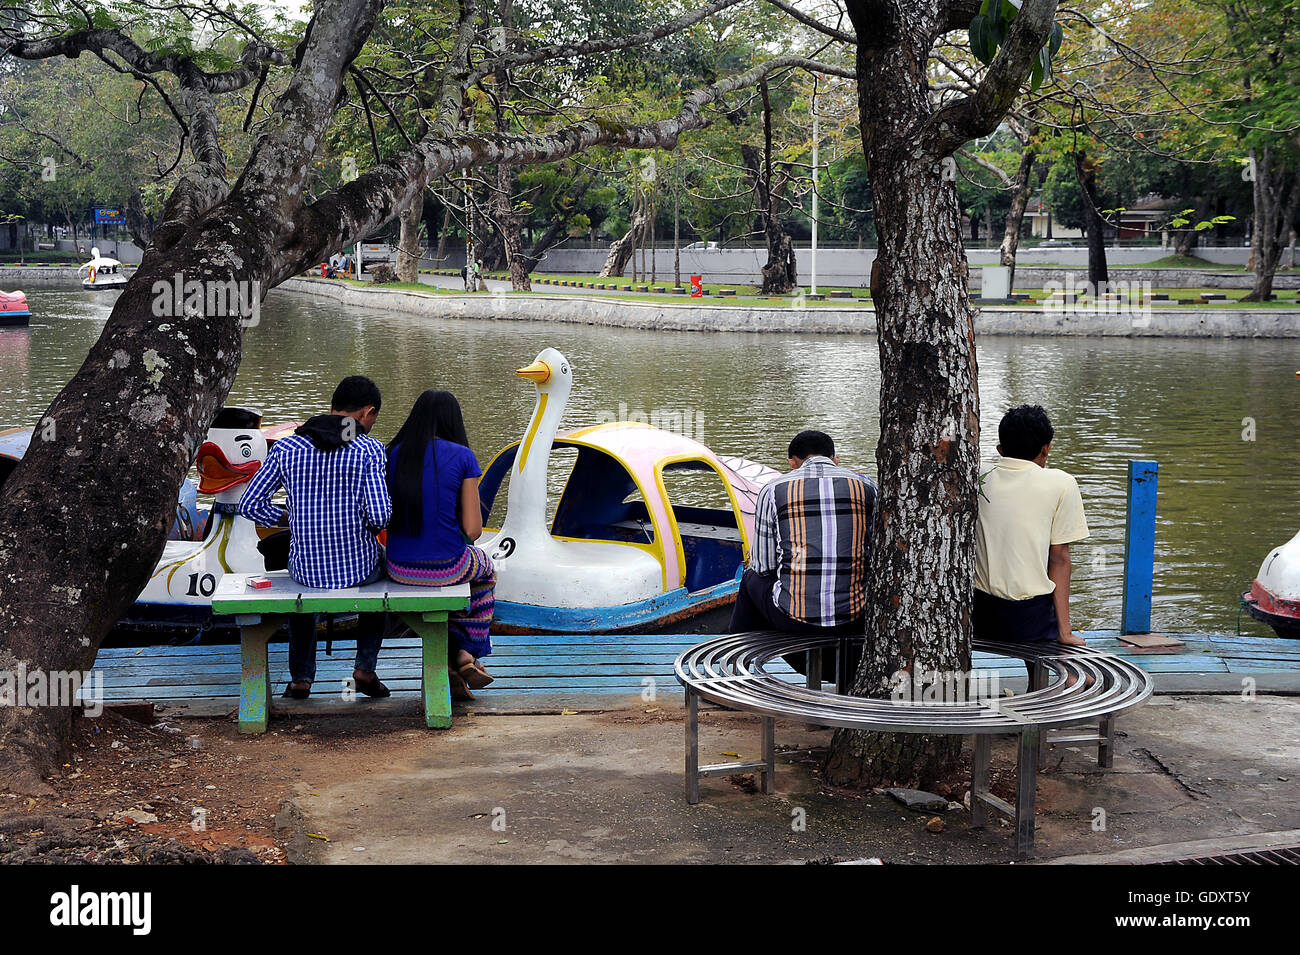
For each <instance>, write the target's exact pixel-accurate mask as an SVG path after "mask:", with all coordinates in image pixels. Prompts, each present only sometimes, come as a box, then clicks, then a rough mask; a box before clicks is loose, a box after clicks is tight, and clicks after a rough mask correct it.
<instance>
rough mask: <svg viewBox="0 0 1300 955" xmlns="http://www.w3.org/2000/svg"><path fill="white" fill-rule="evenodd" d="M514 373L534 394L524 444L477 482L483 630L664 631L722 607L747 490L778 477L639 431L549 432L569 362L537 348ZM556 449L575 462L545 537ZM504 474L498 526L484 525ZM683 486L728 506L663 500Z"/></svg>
mask: <svg viewBox="0 0 1300 955" xmlns="http://www.w3.org/2000/svg"><path fill="white" fill-rule="evenodd" d="M516 374H517V375H518V376H519V377H521V378H525V379H528V380H530V381H532V382H533V384H534V386H535V387H536V389H537V402H536V405H535V406H534V410H533V415H532V418H531V420H530V421H529V423H528V426H527V428H526V429H525V432H524V437H523V438H522V439H521V440H520V441H518V442H516V443H514V444H511V445H509V446H508V447H506V448H505V449H503V450H502V451H501V452H500V453H498V454H497V455H496V457H495V458H493V459H492V461H491V463H490V464H489V465H488V467H487V469H486V470H485V471H484V472H483V475H482V477H481V478H480V479H479V497H480V501H481V503H482V509H483V515H484V525H485V528H484V533H483V536H482V538H480V540H479V541H478V542H477V543H478V546H480V547H481V548H483V549H484V550H485V551H487V553H488V554H489V555H491V557H492V561H493V564H494V565H495V566H496V571H497V583H496V613H495V617H494V619H493V624H492V629H493V630H494V631H495V632H498V633H522V634H541V633H557V632H558V633H610V632H618V631H626V632H640V631H646V630H663V629H666V628H672V627H674V626H675V625H680V624H681V623H682V622H683V621H686V620H688V619H689V618H691V617H695V616H697V615H699V614H702V613H705V612H706V611H711V610H719V609H721V608H725V607H727V606H728V605H730V604H732V603H733V602H734V601H735V598H736V591H737V589H738V586H739V581H740V575H741V572H742V570H743V568H744V565H745V563H746V562H747V561H748V559H749V552H750V546H751V541H752V539H753V533H754V506H755V502H756V500H757V497H758V492H759V490H760V489H761V488H762V486H763V485H764V484H766V483H767V482H768V481H770V480H771V479H772V478H773V477H775V476H776V474H777V472H776V471H774V470H773V469H771V468H769V467H766V466H765V465H762V464H759V463H757V462H754V461H749V460H747V459H744V458H733V457H720V456H719V455H717V454H715V453H714V452H713V451H711V450H710V449H709V448H707V447H706V446H705V445H703V444H701V443H700V442H698V441H695V440H692V439H690V438H687V437H683V436H681V435H678V434H675V433H673V432H671V431H666V430H663V429H660V428H655V427H651V426H650V425H647V424H642V423H638V422H631V423H626V422H619V423H607V424H599V425H595V426H592V427H586V428H578V429H576V430H571V431H566V432H564V433H563V434H559V433H557V428H558V426H559V423H560V419H561V417H562V416H563V414H564V409H565V405H566V404H567V402H568V398H569V394H570V391H571V390H572V387H573V369H572V366H571V365H570V363H569V362H568V360H567V359H566V358H565V357H564V355H562V354H561V353H560V352H558V351H556V350H555V349H553V348H547V349H545V350H544V351H542V352H541V354H539V355H538V356H537V359H536V360H535V361H534V362H533V363H532V364H531V365H528V366H527V367H525V368H521V369H519V370H518V371H517V372H516ZM555 448H571V449H573V450H574V451H576V456H575V457H574V461H573V466H572V470H571V471H570V473H569V476H568V479H567V481H566V482H565V485H564V490H563V491H562V492H561V494H560V496H559V499H558V501H557V502H556V506H555V514H554V518H553V519H552V521H551V522H550V525H549V526H548V525H547V516H546V515H547V490H548V480H547V479H548V475H549V470H550V463H551V453H552V450H553V449H555ZM507 475H509V479H510V483H509V488H508V492H507V493H508V500H507V503H506V509H505V517H504V519H503V520H502V521H501V524H500V526H499V527H490V526H487V525H488V524H489V522H490V517H491V515H492V512H493V506H494V504H495V502H496V498H497V497H498V495H499V493H500V490H501V485H502V483H503V482H504V480H505V478H506V476H507ZM684 475H690V476H691V480H692V483H695V482H699V483H701V484H704V485H706V486H707V487H708V490H709V491H710V492H712V493H711V496H712V497H714V498H717V499H718V500H721V499H722V498H723V497H725V499H726V501H727V502H728V503H727V506H726V507H700V506H692V505H689V504H686V503H683V502H682V501H680V500H678V501H674V500H672V499H670V496H669V491H668V487H667V485H668V483H669V482H670V481H671V483H672V484H673V486H674V488H676V487H677V486H678V484H679V483H681V479H682V477H683V476H684ZM666 479H667V480H666ZM691 490H692V491H693V490H696V489H695V488H691ZM719 492H722V493H719Z"/></svg>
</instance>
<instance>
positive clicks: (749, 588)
mask: <svg viewBox="0 0 1300 955" xmlns="http://www.w3.org/2000/svg"><path fill="white" fill-rule="evenodd" d="M775 586H776V575H775V574H760V573H758V571H755V570H749V569H746V571H745V573H744V574H743V575H741V578H740V590H739V591H737V593H736V606H735V609H733V610H732V611H731V632H732V633H745V632H747V631H749V630H780V631H783V632H785V633H818V634H828V635H829V634H834V635H836V636H842V635H850V636H851V635H857V634H861V633H862V621H861V620H851V621H849V622H848V623H842V624H838V625H837V626H834V627H819V626H817V625H816V624H812V623H805V622H804V621H802V620H796V619H795V618H794V617H791V616H790V615H789V614H787V613H786V612H785V611H784V610H782V609H781V608H780V607H778V606H777V605H776V604H774V603H772V588H773V587H775ZM861 655H862V651H861V650H860V649H859V648H858V647H850V648H849V652H848V661H847V664H846V669H847V670H848V671H849V674H850V676H851V675H852V673H853V671H854V670H856V669H857V668H858V659H859V657H861ZM783 659H784V660H785V662H786V663H788V664H790V666H792V667H794V669H795V670H796V671H797V672H799V673H805V672H806V671H807V654H804V653H792V654H789V655H788V656H785V657H784V658H783ZM822 679H823V680H832V681H833V680H835V648H834V647H828V648H826V649H824V650H823V651H822ZM846 682H847V681H846Z"/></svg>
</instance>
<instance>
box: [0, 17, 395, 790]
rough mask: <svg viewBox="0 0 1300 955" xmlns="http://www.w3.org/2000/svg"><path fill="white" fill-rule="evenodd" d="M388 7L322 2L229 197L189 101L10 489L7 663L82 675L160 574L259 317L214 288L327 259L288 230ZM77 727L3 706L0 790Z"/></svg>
mask: <svg viewBox="0 0 1300 955" xmlns="http://www.w3.org/2000/svg"><path fill="white" fill-rule="evenodd" d="M379 6H380V4H379V3H378V2H368V3H357V4H333V5H325V6H322V7H321V8H320V9H319V10H318V13H317V16H316V18H315V19H314V20H313V29H312V31H311V33H310V35H309V36H308V37H307V38H305V39H304V40H303V42H302V44H301V46H300V47H299V50H298V58H299V59H298V64H299V66H300V68H301V70H300V72H299V73H297V74H296V75H295V77H294V79H293V81H292V82H290V83H289V84H288V86H287V87H286V88H285V90H284V92H282V93H281V95H280V97H279V98H278V100H277V104H276V110H277V112H278V113H279V114H280V116H281V118H282V120H283V122H281V123H279V124H275V125H271V126H270V127H269V128H268V130H267V131H266V132H265V133H263V135H262V136H261V138H260V139H259V140H258V142H257V144H256V145H255V146H254V149H253V151H252V153H251V154H250V157H249V159H248V162H247V163H246V165H245V167H244V174H243V175H242V176H241V177H240V178H239V180H238V182H237V184H236V186H235V187H234V190H233V191H232V192H231V193H230V194H229V197H228V196H227V190H228V188H229V187H228V186H227V184H226V178H225V156H224V154H222V152H221V150H220V147H219V146H218V145H217V142H216V137H215V125H214V119H213V111H212V109H211V100H210V99H207V98H206V95H197V94H194V93H193V90H187V91H185V92H184V96H183V97H182V101H183V102H185V103H187V105H189V106H191V107H192V109H193V113H192V123H191V129H192V140H191V142H192V146H191V148H192V150H193V155H194V158H195V162H194V163H192V164H191V166H190V167H189V168H188V169H187V170H186V172H185V173H184V174H183V175H182V178H181V181H180V182H179V183H178V185H177V186H176V187H175V189H174V190H173V192H172V194H171V196H170V197H169V199H168V202H167V207H166V209H165V210H164V213H163V216H162V223H161V224H160V225H159V226H158V228H157V229H156V230H155V231H154V234H153V243H152V244H151V245H150V247H149V248H148V249H147V250H146V253H145V256H144V260H143V262H142V263H141V265H140V268H139V269H138V270H137V271H136V274H135V275H134V276H133V278H132V279H131V281H130V282H129V283H128V284H127V285H126V287H125V288H124V289H123V290H122V292H121V294H120V295H119V297H118V299H117V301H116V302H115V303H114V305H113V310H112V312H111V313H110V315H109V318H108V321H107V323H106V324H105V326H104V329H103V331H102V332H101V333H100V337H99V340H98V341H97V342H96V343H95V345H94V346H93V347H92V348H91V350H90V353H89V355H88V356H87V357H86V360H85V361H84V362H83V363H82V365H81V367H80V369H79V370H78V371H77V373H76V375H74V376H73V378H72V380H71V381H70V382H69V383H68V384H67V385H66V386H65V387H64V388H63V389H62V390H61V391H60V392H59V394H58V395H57V396H56V397H55V399H54V401H53V402H52V403H51V405H50V406H49V408H48V410H47V411H46V412H45V414H44V415H43V416H42V418H41V419H40V424H39V426H38V428H37V434H38V435H40V437H41V438H42V439H45V438H46V436H47V435H48V440H35V441H33V442H32V443H31V445H30V446H29V447H28V449H27V453H26V454H25V455H24V457H23V460H22V461H21V462H19V464H18V466H17V468H15V469H14V471H13V473H12V474H11V475H10V476H9V478H8V479H7V480H6V481H5V483H4V486H3V489H0V669H5V670H14V669H16V668H18V667H20V666H22V667H26V669H27V670H28V672H29V673H30V672H32V671H42V672H43V673H45V674H52V673H60V672H62V673H72V672H84V671H85V670H87V669H88V668H89V667H90V665H91V664H92V662H93V661H94V659H95V654H96V652H97V650H98V649H99V645H100V643H101V641H102V640H103V639H104V637H105V635H106V634H107V633H108V631H109V629H110V628H111V627H112V626H113V624H114V623H115V622H116V621H117V620H118V618H119V617H120V616H121V615H122V612H123V611H124V610H125V609H126V608H127V606H129V605H130V604H131V603H132V602H133V601H134V600H135V597H136V595H137V594H139V592H140V590H141V589H142V588H143V586H144V584H145V582H146V581H147V580H148V579H149V575H150V573H151V572H152V571H153V569H154V567H155V565H156V563H157V561H158V558H159V557H160V556H161V554H162V551H163V545H164V543H165V542H166V538H167V532H168V529H169V528H170V527H171V524H172V521H173V520H174V513H175V508H176V492H177V489H178V488H179V487H180V485H181V482H182V481H183V480H184V478H185V475H186V473H187V472H188V471H189V468H190V465H191V463H192V462H193V461H194V456H195V454H196V452H197V451H198V447H199V444H200V443H201V442H202V440H203V437H204V435H205V434H206V433H207V429H208V427H209V425H210V423H211V421H212V419H213V418H214V417H215V415H216V413H217V411H218V410H219V409H220V407H221V406H222V404H223V403H224V401H225V399H226V395H227V394H228V393H229V391H230V387H231V384H232V382H233V381H234V378H235V372H236V369H237V368H238V367H239V359H240V353H241V348H242V339H243V332H244V328H243V326H244V324H245V322H250V323H251V321H252V320H253V318H252V316H251V315H246V314H243V313H242V310H241V307H240V304H238V302H236V303H232V302H231V301H230V300H229V296H227V295H223V296H222V299H221V301H220V302H218V301H217V296H216V295H215V294H213V293H214V291H215V290H216V289H218V288H220V289H222V290H225V291H227V292H229V291H230V290H231V289H232V288H233V289H234V290H235V291H236V299H237V300H238V299H239V298H246V300H248V301H249V304H250V305H251V304H252V303H253V301H256V299H255V298H254V296H256V297H257V298H260V296H261V295H263V294H264V293H265V291H266V289H267V288H269V287H270V285H271V284H273V281H274V282H278V281H280V280H282V279H283V278H284V277H286V276H285V275H284V274H283V273H282V272H277V271H276V270H277V269H283V268H284V266H285V264H286V263H287V262H290V261H292V262H293V263H294V264H295V265H296V266H297V267H299V268H300V267H301V264H300V263H301V262H302V261H304V260H308V259H307V256H309V255H310V256H314V255H315V254H316V253H318V252H319V251H321V248H322V245H323V237H322V236H321V235H320V234H319V233H318V232H317V231H316V230H315V229H310V228H299V229H297V230H288V229H286V228H285V224H286V223H288V222H290V221H291V220H292V218H293V215H294V214H295V213H296V212H297V211H298V210H299V209H300V207H301V204H302V201H303V195H302V181H303V177H304V175H305V170H306V169H308V168H309V160H310V158H311V156H312V155H313V154H314V152H315V150H314V144H315V143H318V142H320V138H321V137H322V136H323V134H324V130H325V128H326V126H327V125H328V122H329V119H330V117H331V116H332V115H333V113H334V110H335V108H336V107H337V104H338V101H339V96H340V92H341V87H342V76H343V75H344V70H345V69H346V65H347V64H349V63H351V62H352V59H353V58H354V57H355V56H356V53H357V51H358V50H359V48H360V46H361V45H362V43H364V42H365V38H366V37H367V36H368V35H369V33H370V29H371V26H372V25H373V22H374V17H375V16H376V14H377V13H378V9H379ZM359 205H361V204H360V203H358V206H359ZM342 211H343V212H345V214H344V215H342V216H336V217H334V218H333V221H332V222H330V223H329V225H330V226H332V227H334V228H337V227H338V225H339V219H340V218H343V219H345V220H346V222H348V223H350V224H353V223H356V222H357V221H358V220H357V218H356V215H355V213H356V207H355V206H345V208H344V210H342ZM336 247H337V246H336ZM290 250H297V253H296V254H295V253H294V252H293V251H290ZM178 281H179V283H180V285H181V295H180V297H179V298H178V296H177V295H176V286H177V283H178ZM190 283H193V287H195V288H197V289H198V290H199V291H198V294H197V295H196V296H191V294H190V292H189V287H190ZM232 283H233V285H232ZM196 299H197V301H196ZM259 304H260V302H259ZM71 725H72V709H71V707H67V706H13V707H0V752H3V759H0V791H6V790H7V791H27V792H31V791H42V790H45V789H48V786H47V784H46V783H45V778H46V777H48V776H50V775H52V774H53V773H55V772H57V771H58V769H59V767H60V766H61V765H62V763H63V762H64V759H65V756H66V753H67V746H68V741H69V736H70V733H71Z"/></svg>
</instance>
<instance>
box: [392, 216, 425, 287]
mask: <svg viewBox="0 0 1300 955" xmlns="http://www.w3.org/2000/svg"><path fill="white" fill-rule="evenodd" d="M423 212H424V194H423V193H421V194H419V195H417V196H415V197H414V198H413V199H412V200H411V204H410V205H409V206H407V207H406V208H405V209H403V210H402V212H401V216H400V219H401V232H400V238H399V239H398V242H397V281H399V282H410V283H412V284H415V283H418V282H419V281H420V256H422V255H423V254H424V247H423V246H422V245H420V223H421V222H422V221H423V219H422V218H421V215H422V213H423Z"/></svg>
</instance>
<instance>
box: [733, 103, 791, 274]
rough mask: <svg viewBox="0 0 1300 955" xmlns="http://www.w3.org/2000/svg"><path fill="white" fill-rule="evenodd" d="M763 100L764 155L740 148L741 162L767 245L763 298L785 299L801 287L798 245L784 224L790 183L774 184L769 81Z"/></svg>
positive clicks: (754, 150) (750, 149) (752, 148)
mask: <svg viewBox="0 0 1300 955" xmlns="http://www.w3.org/2000/svg"><path fill="white" fill-rule="evenodd" d="M758 89H759V92H760V94H761V95H762V99H763V153H762V155H761V156H760V155H759V152H758V150H756V149H755V148H754V147H753V146H750V145H748V144H745V145H742V146H741V147H740V155H741V161H742V162H743V163H744V165H745V168H746V169H747V170H748V171H749V175H750V185H751V188H752V189H753V191H754V204H755V206H756V207H757V210H758V218H759V222H760V223H761V224H762V228H763V239H764V242H765V243H766V245H767V263H766V264H765V265H764V266H763V269H762V273H763V282H762V288H761V292H762V294H763V295H785V294H786V293H788V292H790V291H791V290H792V289H794V287H795V286H796V285H798V284H799V270H798V267H797V264H796V262H795V254H794V242H793V241H792V240H791V239H790V236H789V235H787V234H786V231H785V225H784V223H783V222H782V221H781V196H782V194H783V192H784V187H785V185H786V182H787V180H786V179H785V178H783V179H782V180H781V181H780V182H776V181H774V176H773V167H772V98H771V96H770V95H769V91H768V86H767V80H766V79H764V80H763V81H762V82H760V83H759V85H758Z"/></svg>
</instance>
